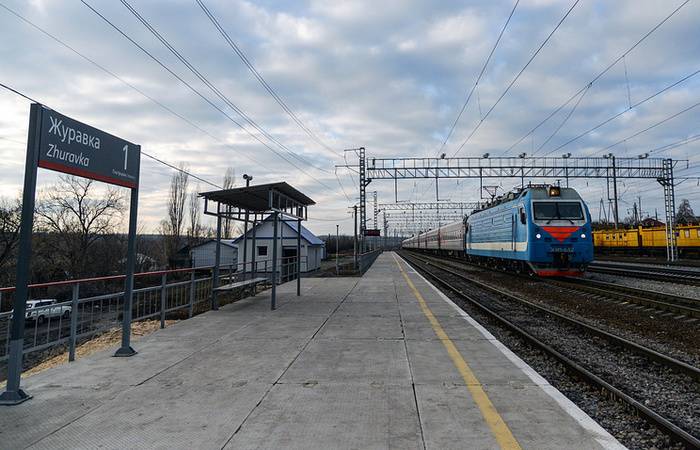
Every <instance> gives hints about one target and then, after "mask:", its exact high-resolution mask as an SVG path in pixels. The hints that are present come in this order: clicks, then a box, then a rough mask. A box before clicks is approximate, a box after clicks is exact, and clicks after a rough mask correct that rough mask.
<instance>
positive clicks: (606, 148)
mask: <svg viewBox="0 0 700 450" xmlns="http://www.w3.org/2000/svg"><path fill="white" fill-rule="evenodd" d="M698 106H700V102H697V103H695V104H693V105H691V106H688V107H687V108H685V109H682V110H681V111H679V112H677V113H675V114H672V115H671V116H668V117H666V118H665V119H663V120H660V121H658V122H656V123H654V124H653V125H650V126H648V127H646V128H644V129H643V130H641V131H637V132H636V133H634V134H632V135H630V136H627V137H626V138H624V139H621V140H619V141H617V142H615V143H614V144H610V145H608V146H607V147H604V148H601V149H600V150H598V151H596V152H595V153H593V155H596V154H598V153H600V152H604V151H606V150H609V149H611V148H613V147H615V146H618V145H620V144H622V143H623V142H625V141H628V140H630V139H633V138H635V137H637V136H639V135H640V134H642V133H646V132H647V131H650V130H652V129H654V128H656V127H658V126H659V125H663V124H664V123H666V122H668V121H669V120H672V119H675V118H676V117H678V116H680V115H681V114H684V113H686V112H688V111H690V110H692V109H693V108H697V107H698ZM593 155H591V156H593Z"/></svg>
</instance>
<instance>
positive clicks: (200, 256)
mask: <svg viewBox="0 0 700 450" xmlns="http://www.w3.org/2000/svg"><path fill="white" fill-rule="evenodd" d="M190 258H192V264H194V267H207V266H213V265H214V264H215V263H216V239H209V240H208V241H205V242H202V243H201V244H199V245H195V246H194V247H192V248H191V249H190ZM220 261H221V262H220V267H224V266H230V265H232V264H236V262H237V261H238V249H237V248H236V245H235V244H234V240H233V239H222V240H221V256H220Z"/></svg>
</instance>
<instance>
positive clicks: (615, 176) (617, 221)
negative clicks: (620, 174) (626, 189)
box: [610, 154, 620, 229]
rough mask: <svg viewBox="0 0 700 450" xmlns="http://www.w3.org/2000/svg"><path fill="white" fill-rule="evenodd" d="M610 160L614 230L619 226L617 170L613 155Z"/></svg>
mask: <svg viewBox="0 0 700 450" xmlns="http://www.w3.org/2000/svg"><path fill="white" fill-rule="evenodd" d="M610 158H611V159H612V169H613V196H614V197H615V229H617V227H618V226H619V224H620V217H619V215H618V205H617V168H616V167H615V155H613V154H610Z"/></svg>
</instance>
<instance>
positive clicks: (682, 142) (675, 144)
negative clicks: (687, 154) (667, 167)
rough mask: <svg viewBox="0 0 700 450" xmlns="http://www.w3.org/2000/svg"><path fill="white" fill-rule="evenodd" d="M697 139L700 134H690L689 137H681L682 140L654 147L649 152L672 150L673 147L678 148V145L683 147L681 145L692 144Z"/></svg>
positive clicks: (699, 138)
mask: <svg viewBox="0 0 700 450" xmlns="http://www.w3.org/2000/svg"><path fill="white" fill-rule="evenodd" d="M697 140H700V134H696V135H693V136H689V137H687V138H684V139H680V140H678V141H676V142H672V143H670V144H666V145H662V146H661V147H656V148H653V149H651V150H649V153H655V152H659V151H663V150H672V149H674V148H677V147H681V146H683V145H687V144H690V143H692V142H695V141H697Z"/></svg>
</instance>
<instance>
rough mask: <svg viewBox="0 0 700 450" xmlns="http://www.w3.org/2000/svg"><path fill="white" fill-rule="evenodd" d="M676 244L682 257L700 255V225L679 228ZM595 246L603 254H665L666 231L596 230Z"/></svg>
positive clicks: (637, 229) (658, 229) (652, 228)
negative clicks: (684, 255)
mask: <svg viewBox="0 0 700 450" xmlns="http://www.w3.org/2000/svg"><path fill="white" fill-rule="evenodd" d="M676 244H677V245H678V251H679V254H681V255H683V254H686V255H687V254H691V253H692V254H700V225H679V226H677V227H676ZM593 245H594V246H595V249H596V251H600V252H601V253H605V252H629V253H640V254H653V253H663V252H665V251H666V230H665V228H664V227H651V228H644V227H637V228H626V229H622V228H620V229H617V230H614V229H613V230H596V231H594V232H593Z"/></svg>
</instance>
